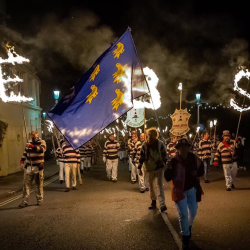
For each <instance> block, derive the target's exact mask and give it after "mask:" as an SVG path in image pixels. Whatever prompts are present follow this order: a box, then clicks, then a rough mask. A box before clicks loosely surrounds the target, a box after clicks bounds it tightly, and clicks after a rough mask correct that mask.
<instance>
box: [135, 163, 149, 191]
mask: <svg viewBox="0 0 250 250" xmlns="http://www.w3.org/2000/svg"><path fill="white" fill-rule="evenodd" d="M138 171H139V170H138V169H137V173H138V179H139V188H140V190H141V191H145V190H146V188H148V173H147V172H146V171H145V166H144V164H143V165H142V168H141V171H142V175H139V172H138Z"/></svg>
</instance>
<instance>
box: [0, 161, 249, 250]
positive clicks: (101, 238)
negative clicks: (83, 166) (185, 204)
mask: <svg viewBox="0 0 250 250" xmlns="http://www.w3.org/2000/svg"><path fill="white" fill-rule="evenodd" d="M249 172H250V171H242V172H239V173H238V177H237V180H236V183H235V186H236V189H235V190H233V191H231V192H227V191H226V187H225V180H224V176H223V173H222V169H221V168H215V167H212V168H211V169H210V172H209V175H210V181H211V182H210V183H208V184H205V183H204V182H203V181H202V186H203V189H204V192H205V195H204V196H203V197H202V202H200V203H199V209H198V215H197V217H196V219H195V223H194V226H193V241H192V242H191V247H192V249H204V250H208V249H210V250H213V249H214V250H217V249H231V250H234V249H235V250H238V249H240V250H244V249H246V250H249V249H250V236H249V233H250V229H249V225H250V200H249V194H250V182H249V181H250V173H249ZM54 179H55V178H54ZM51 181H52V183H50V184H49V182H50V181H49V180H47V181H46V184H47V185H46V186H45V188H44V190H45V195H44V204H43V206H41V207H37V206H36V205H35V204H36V201H35V194H34V193H32V194H31V199H30V206H29V207H27V208H24V209H18V208H17V206H18V204H19V203H20V202H21V199H20V198H19V199H17V200H14V201H13V202H10V203H8V204H6V205H2V206H0V249H1V250H2V249H4V250H5V249H24V250H25V249H74V250H77V249H86V250H88V249H105V250H107V249H130V250H131V249H136V250H140V249H161V250H163V249H166V250H168V249H178V248H177V245H176V243H175V242H174V240H173V237H172V235H171V233H170V231H169V229H168V227H167V225H166V224H165V222H164V220H163V218H162V216H161V214H160V213H159V211H158V210H156V211H149V210H148V206H149V204H150V199H149V194H148V192H146V193H144V194H141V193H140V192H139V188H138V183H136V184H131V183H130V174H129V172H128V166H127V164H125V163H121V162H120V163H119V173H118V182H117V183H113V182H109V181H108V180H107V178H106V173H105V167H104V164H102V163H99V164H98V165H95V166H93V167H92V169H91V171H89V172H85V173H84V174H83V185H78V186H77V188H78V190H75V191H74V190H71V191H70V192H69V193H65V192H64V190H65V187H64V184H60V183H59V182H58V180H54V181H53V178H52V179H51ZM165 194H166V203H167V207H168V210H167V216H168V218H169V220H170V222H171V224H172V225H173V227H174V229H175V230H176V232H177V233H178V234H179V231H180V230H179V225H178V217H177V211H176V208H175V204H174V202H172V201H171V199H170V188H169V183H166V182H165ZM17 197H18V196H17ZM1 202H2V201H1ZM2 204H3V203H2Z"/></svg>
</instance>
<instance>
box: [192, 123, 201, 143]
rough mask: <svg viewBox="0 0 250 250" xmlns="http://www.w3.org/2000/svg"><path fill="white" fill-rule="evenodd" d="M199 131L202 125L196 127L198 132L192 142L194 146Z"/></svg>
mask: <svg viewBox="0 0 250 250" xmlns="http://www.w3.org/2000/svg"><path fill="white" fill-rule="evenodd" d="M199 131H200V127H197V128H196V134H195V137H194V140H193V142H192V147H193V146H194V143H195V140H196V137H197V135H198V133H199Z"/></svg>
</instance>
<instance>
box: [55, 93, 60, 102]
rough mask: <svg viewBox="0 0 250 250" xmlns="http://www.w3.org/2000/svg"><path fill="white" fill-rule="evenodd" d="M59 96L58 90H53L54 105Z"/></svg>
mask: <svg viewBox="0 0 250 250" xmlns="http://www.w3.org/2000/svg"><path fill="white" fill-rule="evenodd" d="M59 96H60V91H59V90H54V99H55V103H58V99H59Z"/></svg>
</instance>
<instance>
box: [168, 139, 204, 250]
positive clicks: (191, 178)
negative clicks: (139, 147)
mask: <svg viewBox="0 0 250 250" xmlns="http://www.w3.org/2000/svg"><path fill="white" fill-rule="evenodd" d="M190 147H191V144H190V143H189V141H188V140H187V139H184V138H182V139H180V140H179V141H178V142H177V144H176V149H177V154H176V155H175V157H174V158H172V159H171V160H170V162H168V164H167V170H166V171H165V174H164V176H165V179H166V180H167V181H170V180H171V196H172V200H173V201H174V202H175V205H176V208H177V211H178V214H179V225H180V229H181V235H182V244H183V249H189V240H190V238H191V229H192V225H193V222H194V219H195V217H196V214H197V209H198V204H197V202H199V201H201V195H202V194H203V191H202V188H201V186H200V180H199V177H201V176H202V175H203V174H204V166H203V163H202V161H201V160H200V159H199V158H198V157H197V156H196V155H195V154H194V153H192V152H190ZM169 169H170V170H171V173H172V174H171V177H170V178H169V176H167V175H166V174H167V173H168V172H167V171H168V170H169Z"/></svg>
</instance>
